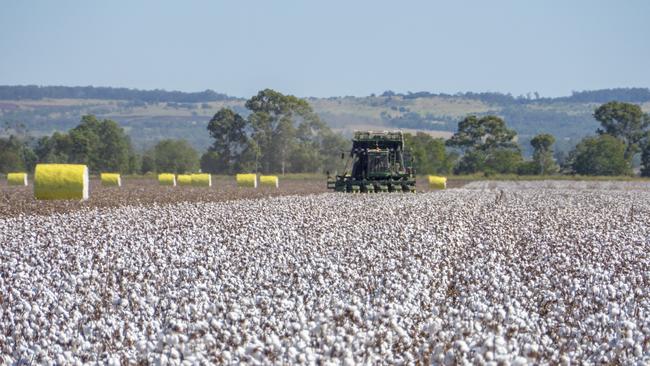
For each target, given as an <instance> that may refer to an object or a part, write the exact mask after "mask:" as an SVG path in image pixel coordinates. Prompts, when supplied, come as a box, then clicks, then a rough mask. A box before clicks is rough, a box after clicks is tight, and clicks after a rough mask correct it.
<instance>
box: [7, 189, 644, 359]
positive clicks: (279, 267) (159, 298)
mask: <svg viewBox="0 0 650 366" xmlns="http://www.w3.org/2000/svg"><path fill="white" fill-rule="evenodd" d="M499 184H500V186H498V187H495V188H498V189H483V188H484V187H476V188H477V189H453V190H447V191H440V192H433V193H425V194H376V195H351V194H335V193H331V194H320V195H306V196H286V197H273V198H268V199H256V200H246V199H244V200H237V201H231V202H196V203H195V202H192V203H176V204H169V205H149V206H122V207H117V208H113V209H91V208H89V209H88V210H83V211H76V212H70V213H66V214H61V215H51V216H41V217H30V216H23V217H14V218H5V219H0V238H1V240H0V242H2V246H1V247H0V273H2V276H0V294H2V299H1V301H0V354H4V355H5V356H4V357H5V358H4V361H5V363H9V364H11V363H12V362H13V361H16V360H18V359H27V360H33V361H35V362H36V361H45V362H57V363H59V364H66V363H73V362H75V361H82V362H95V361H99V362H108V363H109V364H119V363H122V364H127V363H131V364H135V363H138V362H148V363H153V362H159V361H163V362H166V361H172V362H173V363H174V364H180V363H181V360H184V361H185V362H186V363H187V364H192V363H202V362H203V363H206V362H213V363H224V362H232V363H237V362H241V361H247V362H251V363H259V364H269V363H281V364H290V363H298V362H310V363H317V362H324V363H334V362H336V363H339V362H340V363H347V364H354V363H404V362H406V363H414V362H417V361H420V362H421V363H424V364H430V363H445V364H459V363H467V362H469V363H473V364H480V363H483V362H486V361H495V362H501V363H504V362H511V363H513V364H526V363H551V364H558V363H561V362H568V361H571V360H573V361H576V360H580V361H582V362H586V363H604V364H614V363H623V364H625V363H632V362H640V363H644V362H645V363H647V362H650V358H649V356H648V355H650V272H649V271H648V268H650V258H649V253H650V239H649V238H650V226H648V224H647V223H648V222H650V191H649V190H647V189H599V188H598V187H593V188H592V189H589V190H585V189H582V190H576V189H572V188H571V187H568V186H563V185H570V182H569V183H557V186H555V187H553V188H552V189H549V188H544V187H543V186H542V185H543V184H546V183H538V184H537V187H534V186H530V185H527V186H525V187H517V185H516V184H509V183H499ZM250 192H261V191H250ZM199 201H200V200H199Z"/></svg>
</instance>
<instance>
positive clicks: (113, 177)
mask: <svg viewBox="0 0 650 366" xmlns="http://www.w3.org/2000/svg"><path fill="white" fill-rule="evenodd" d="M100 177H101V179H102V185H103V186H104V187H121V186H122V177H120V175H119V174H117V173H102V174H100Z"/></svg>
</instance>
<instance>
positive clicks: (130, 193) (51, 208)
mask: <svg viewBox="0 0 650 366" xmlns="http://www.w3.org/2000/svg"><path fill="white" fill-rule="evenodd" d="M465 183H466V182H465V181H450V182H448V187H460V186H463V185H464V184H465ZM30 184H31V183H30ZM428 190H429V187H428V184H427V182H426V179H425V178H419V183H418V191H428ZM33 192H34V188H33V187H32V186H31V185H30V186H28V187H12V186H7V185H6V182H0V217H15V216H19V215H50V214H54V213H65V212H72V211H78V210H86V209H90V208H108V207H120V206H127V205H142V206H148V205H153V204H168V203H179V202H223V201H232V200H239V199H260V198H268V197H278V196H286V195H307V194H315V193H325V192H327V189H326V184H325V178H323V179H286V180H284V179H282V177H280V184H279V188H275V187H264V186H260V187H258V188H257V189H250V188H238V187H237V183H236V182H235V180H234V179H213V181H212V187H165V186H160V184H159V183H158V182H157V181H156V180H155V179H129V178H126V179H123V180H122V187H120V188H117V187H105V186H103V185H102V183H101V181H100V180H99V179H91V180H90V198H89V199H88V200H86V201H83V202H79V201H75V200H72V201H37V200H35V199H34V193H33Z"/></svg>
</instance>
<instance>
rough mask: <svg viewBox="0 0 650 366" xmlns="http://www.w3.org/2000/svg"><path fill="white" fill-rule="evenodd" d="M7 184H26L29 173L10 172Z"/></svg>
mask: <svg viewBox="0 0 650 366" xmlns="http://www.w3.org/2000/svg"><path fill="white" fill-rule="evenodd" d="M7 184H8V185H10V186H26V185H27V173H9V174H7Z"/></svg>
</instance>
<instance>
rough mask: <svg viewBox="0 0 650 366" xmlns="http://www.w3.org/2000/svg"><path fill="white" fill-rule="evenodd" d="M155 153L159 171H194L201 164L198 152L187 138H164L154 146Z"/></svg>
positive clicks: (180, 172) (181, 172) (178, 172)
mask: <svg viewBox="0 0 650 366" xmlns="http://www.w3.org/2000/svg"><path fill="white" fill-rule="evenodd" d="M153 154H154V157H155V162H156V170H157V171H158V172H159V173H163V172H165V173H177V174H183V173H188V172H194V171H196V170H197V169H198V166H199V156H198V153H197V152H196V150H194V148H193V147H192V146H191V145H190V144H189V143H188V142H187V141H185V140H172V139H167V140H162V141H160V142H158V143H157V144H156V146H154V148H153Z"/></svg>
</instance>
